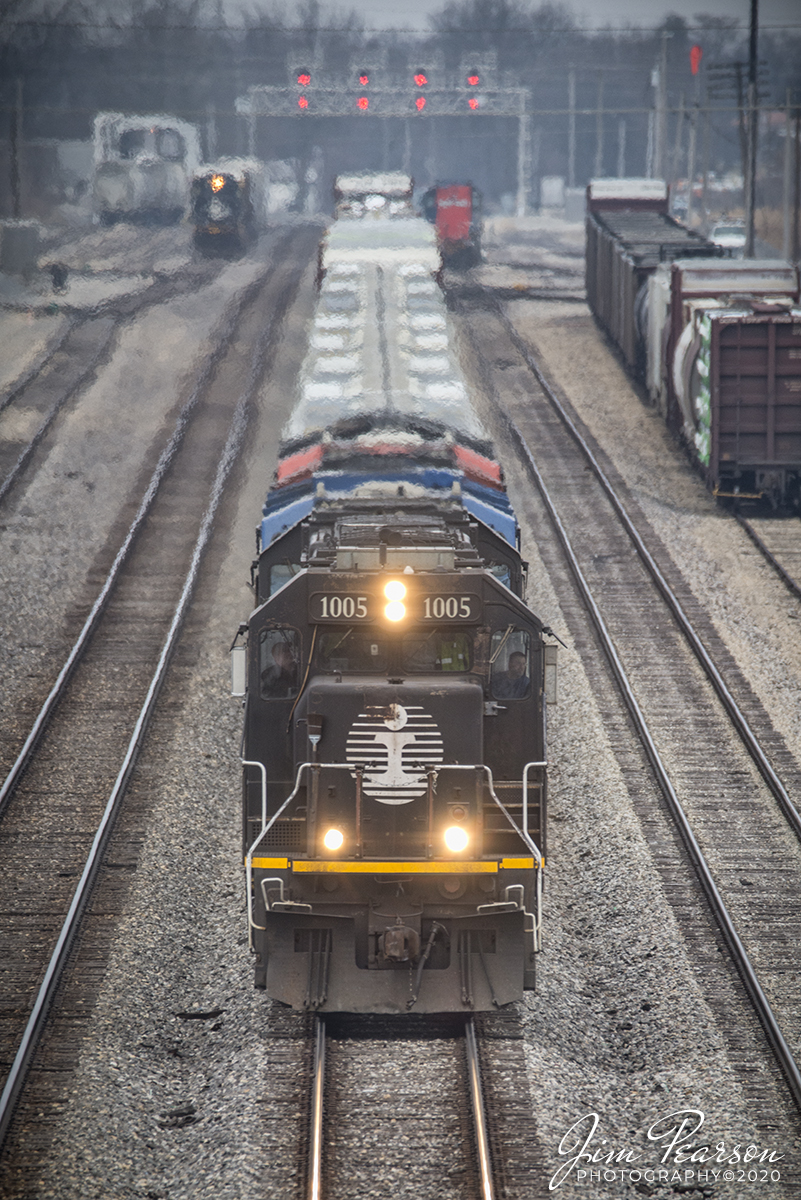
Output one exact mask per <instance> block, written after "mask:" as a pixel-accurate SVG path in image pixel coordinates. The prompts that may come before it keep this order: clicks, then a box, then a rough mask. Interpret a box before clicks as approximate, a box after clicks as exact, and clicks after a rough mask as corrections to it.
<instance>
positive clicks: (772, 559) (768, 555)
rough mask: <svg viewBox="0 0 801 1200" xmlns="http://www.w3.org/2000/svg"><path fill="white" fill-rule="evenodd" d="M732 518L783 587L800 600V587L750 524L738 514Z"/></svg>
mask: <svg viewBox="0 0 801 1200" xmlns="http://www.w3.org/2000/svg"><path fill="white" fill-rule="evenodd" d="M734 516H735V519H736V521H737V522H738V524H740V525H742V527H743V529H744V530H745V532H746V533H747V534H748V536H749V537H750V539H751V541H752V542H753V543H754V545H755V546H756V548H757V549H758V550H759V551H760V552H761V553H762V554H763V555H764V557H765V559H766V560H767V562H768V563H769V565H770V566H771V567H773V570H774V571H775V572H776V574H777V575H778V576H779V578H780V579H781V581H782V583H783V584H784V585H785V587H786V588H787V589H788V590H789V591H791V592H792V593H793V595H794V596H796V597H797V599H799V600H801V586H800V585H799V584H798V583H796V581H795V580H794V579H793V577H792V575H791V574H790V573H789V571H785V569H784V567H783V566H782V564H781V563H780V562H779V560H778V559H777V558H776V556H775V554H773V553H772V551H771V550H769V549H768V547H767V546H766V545H765V543H764V542H763V541H762V538H761V537H760V536H759V534H758V533H757V531H756V530H755V529H754V527H753V525H752V524H751V522H750V521H749V520H748V519H747V518H746V517H743V516H741V515H740V513H735V514H734ZM797 519H798V518H796V520H797Z"/></svg>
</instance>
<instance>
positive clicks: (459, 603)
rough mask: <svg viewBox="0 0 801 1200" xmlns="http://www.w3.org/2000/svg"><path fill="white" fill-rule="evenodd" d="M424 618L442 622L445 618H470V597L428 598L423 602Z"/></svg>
mask: <svg viewBox="0 0 801 1200" xmlns="http://www.w3.org/2000/svg"><path fill="white" fill-rule="evenodd" d="M423 609H424V616H425V617H426V619H428V620H430V619H431V617H434V618H435V620H437V621H441V620H442V619H443V618H444V617H449V618H450V619H451V620H455V618H456V617H469V616H470V597H469V596H426V597H425V599H424V600H423Z"/></svg>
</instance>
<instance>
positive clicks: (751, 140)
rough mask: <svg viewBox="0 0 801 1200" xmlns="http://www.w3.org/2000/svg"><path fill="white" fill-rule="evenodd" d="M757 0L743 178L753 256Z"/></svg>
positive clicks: (749, 251) (753, 6) (747, 254)
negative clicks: (745, 175)
mask: <svg viewBox="0 0 801 1200" xmlns="http://www.w3.org/2000/svg"><path fill="white" fill-rule="evenodd" d="M758 30H759V0H751V37H750V40H749V44H748V174H747V177H746V180H745V257H746V258H753V257H754V216H755V213H754V209H755V204H756V158H757V127H758V123H759V112H758V110H757V37H758Z"/></svg>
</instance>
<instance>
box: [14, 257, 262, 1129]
mask: <svg viewBox="0 0 801 1200" xmlns="http://www.w3.org/2000/svg"><path fill="white" fill-rule="evenodd" d="M273 269H274V268H271V271H272V270H273ZM270 273H271V272H267V273H264V274H262V275H260V277H259V283H258V286H257V285H254V286H253V287H251V288H248V289H247V292H248V293H253V294H255V293H256V292H257V291H258V287H259V286H260V284H261V283H263V282H264V279H265V277H266V275H268V274H270ZM242 303H244V301H243V302H242ZM241 307H242V305H241V304H240V305H237V306H236V309H237V312H239V311H240V310H241ZM274 325H275V322H271V323H270V325H269V326H268V327H267V330H266V331H265V333H264V334H262V336H261V337H260V338H259V340H258V342H257V345H256V347H255V350H254V354H253V357H252V360H251V369H250V376H249V379H248V381H247V383H246V385H245V388H244V390H243V392H242V394H241V395H240V397H239V400H238V401H237V404H236V408H235V409H234V413H233V416H232V419H231V425H230V428H229V433H228V437H227V439H226V443H225V446H224V448H223V451H222V454H221V456H220V460H219V462H218V464H217V471H216V474H215V478H214V483H213V485H212V488H211V492H210V495H209V502H208V505H207V507H206V511H205V513H204V516H203V519H202V521H201V524H200V529H199V532H198V536H197V539H196V541H195V546H194V550H193V553H192V560H191V563H190V565H189V569H188V571H187V575H186V578H185V580H184V584H183V588H182V591H181V596H180V599H179V601H178V604H177V605H176V609H175V613H174V615H173V619H172V623H171V625H170V629H169V632H168V634H167V637H166V639H165V642H164V646H163V648H162V651H161V655H160V657H159V661H158V664H157V666H156V669H155V671H154V674H153V677H152V679H151V682H150V686H149V688H148V692H147V695H146V697H145V700H144V703H143V704H142V708H141V710H140V712H139V716H138V719H137V721H136V725H135V727H134V731H133V733H132V735H131V738H130V741H129V743H128V748H127V751H126V753H125V757H124V759H123V763H122V766H121V767H120V770H119V773H118V775H117V779H116V781H115V783H114V787H113V789H112V791H111V794H110V796H109V798H108V801H107V803H106V807H105V810H104V812H103V816H102V818H101V821H100V824H99V826H98V829H97V832H96V834H95V837H94V841H93V842H92V847H91V849H90V851H89V855H88V858H87V861H86V865H85V867H84V870H83V873H82V875H81V878H80V880H79V882H78V886H77V888H76V890H75V894H74V896H73V899H72V903H71V905H70V909H69V912H68V913H67V916H66V918H65V921H64V924H63V926H62V928H61V932H60V934H59V937H58V941H57V943H56V947H55V949H54V951H53V954H52V956H51V958H50V962H49V964H48V966H47V970H46V972H45V976H44V979H43V981H42V984H41V986H40V988H39V992H38V994H37V996H36V999H35V1001H34V1004H33V1009H32V1011H31V1016H30V1018H29V1020H28V1024H27V1026H26V1028H25V1032H24V1034H23V1036H22V1040H21V1042H20V1046H19V1048H18V1050H17V1053H16V1056H15V1058H14V1062H13V1064H12V1066H11V1070H10V1072H9V1075H8V1078H7V1079H6V1083H5V1086H4V1088H3V1092H2V1095H0V1146H2V1144H3V1142H4V1140H5V1137H6V1134H7V1133H8V1129H9V1126H10V1124H11V1120H12V1118H13V1114H14V1108H15V1106H16V1103H17V1100H18V1099H19V1095H20V1092H21V1091H22V1088H23V1086H24V1083H25V1079H26V1076H27V1071H28V1067H29V1066H30V1063H31V1060H32V1058H33V1055H34V1052H35V1050H36V1046H37V1044H38V1041H39V1038H40V1035H41V1032H42V1030H43V1028H44V1025H45V1023H46V1020H47V1015H48V1012H49V1009H50V1006H51V1004H52V1002H53V998H54V996H55V993H56V989H57V987H58V985H59V983H60V981H61V978H62V975H63V973H64V968H65V967H66V964H67V961H68V958H69V951H70V948H71V946H72V944H73V942H74V940H75V935H76V933H77V931H78V927H79V924H80V920H81V917H82V915H83V912H84V910H85V908H86V905H87V903H88V901H89V897H90V895H91V892H92V888H93V886H94V883H95V881H96V879H97V875H98V873H99V871H100V867H101V865H102V861H103V851H104V849H105V847H106V845H107V844H108V840H109V838H110V836H111V833H112V831H113V827H114V821H115V819H116V816H117V813H118V811H119V808H120V805H121V802H122V799H123V796H124V794H125V790H126V787H127V785H128V781H129V779H130V777H131V775H132V773H133V769H134V767H135V765H136V760H137V758H138V755H139V751H140V750H141V748H142V745H143V743H144V739H145V734H146V732H147V729H148V726H149V724H150V720H151V718H152V716H153V712H154V710H155V706H156V701H157V699H158V695H159V692H160V690H161V687H162V684H163V682H164V679H165V678H166V674H167V669H168V667H169V664H170V660H171V658H172V654H173V652H174V650H175V647H176V645H177V642H178V637H179V635H180V632H181V629H182V627H183V623H184V620H185V617H186V613H187V611H188V608H189V603H190V600H191V598H192V593H193V591H194V587H195V583H196V581H197V576H198V573H199V570H200V564H201V559H202V557H203V552H204V551H205V549H206V546H207V544H208V541H209V538H210V536H211V530H212V525H213V522H214V518H215V515H216V512H217V509H218V507H219V504H220V501H221V499H222V495H223V490H224V487H225V482H226V480H227V478H228V475H229V473H230V471H231V468H232V467H233V465H234V463H235V461H236V459H237V457H238V455H239V452H240V449H241V446H242V443H243V441H244V436H245V432H246V429H247V422H248V415H249V408H250V403H251V400H252V397H253V395H254V393H255V391H256V388H257V386H258V382H259V379H260V378H261V375H262V372H263V369H264V362H265V359H266V354H267V349H268V346H269V342H270V338H271V336H272V333H273V329H274Z"/></svg>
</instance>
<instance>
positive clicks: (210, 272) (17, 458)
mask: <svg viewBox="0 0 801 1200" xmlns="http://www.w3.org/2000/svg"><path fill="white" fill-rule="evenodd" d="M219 269H220V266H219V264H218V263H212V262H192V263H188V264H187V266H186V267H185V268H184V269H183V270H181V271H179V272H177V273H176V274H175V275H171V276H169V277H163V278H156V279H154V281H153V282H152V283H151V284H150V285H149V286H148V287H146V288H145V289H143V290H141V291H136V292H134V293H133V294H131V295H127V296H121V297H114V298H110V299H107V300H104V301H101V302H100V303H98V304H97V305H96V306H94V307H93V308H92V309H89V310H86V311H85V312H83V313H82V314H81V315H80V316H77V315H76V316H73V317H72V318H71V320H70V323H69V325H68V327H67V329H66V330H65V331H64V334H63V336H62V337H60V338H58V339H56V341H55V342H54V343H53V344H52V345H51V346H50V347H49V348H48V350H47V351H46V353H45V354H44V355H43V356H42V357H41V358H40V360H39V361H38V362H37V363H36V365H35V366H34V368H33V369H32V370H31V371H29V372H27V373H26V374H25V375H24V376H23V377H22V378H20V379H18V380H17V381H16V382H15V383H13V384H12V385H11V386H10V388H9V389H8V390H7V391H6V392H5V394H4V395H3V396H2V397H0V419H2V425H0V429H1V430H2V436H0V505H2V503H3V502H4V501H5V500H6V498H7V497H8V495H9V494H10V493H11V491H12V490H13V488H14V487H15V486H16V485H17V484H18V483H19V481H20V479H21V478H22V476H23V474H24V472H25V470H26V468H27V467H28V465H29V464H30V462H31V459H32V458H33V455H34V453H35V451H36V449H37V448H38V447H39V445H40V444H41V443H42V441H43V440H44V438H45V437H46V435H47V433H48V432H49V430H50V428H51V426H52V425H53V422H54V421H55V419H56V417H57V416H58V414H59V413H60V412H61V410H62V409H63V408H64V406H65V405H66V404H67V403H68V402H69V401H70V400H71V399H72V398H73V397H74V396H75V395H76V394H77V393H78V392H79V391H80V390H81V389H82V388H83V387H85V386H86V385H87V384H88V383H89V382H90V381H91V379H92V378H93V376H94V375H95V373H96V372H97V370H98V369H99V368H100V367H101V366H102V365H103V363H104V362H106V361H107V360H108V358H109V356H110V354H111V352H112V350H113V347H114V345H115V344H116V340H117V337H118V335H119V332H120V330H121V328H122V327H123V325H124V324H125V323H126V322H128V321H130V320H132V319H133V318H134V317H136V316H138V315H140V314H141V313H142V312H144V311H145V309H147V308H150V307H152V306H153V305H156V304H164V303H166V302H167V301H168V300H171V299H173V298H174V297H176V296H180V295H185V294H186V293H188V292H191V291H194V290H196V289H197V288H199V287H202V286H203V285H204V284H206V283H208V282H209V281H210V280H211V279H213V278H214V276H215V275H216V274H217V273H218V272H219Z"/></svg>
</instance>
